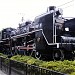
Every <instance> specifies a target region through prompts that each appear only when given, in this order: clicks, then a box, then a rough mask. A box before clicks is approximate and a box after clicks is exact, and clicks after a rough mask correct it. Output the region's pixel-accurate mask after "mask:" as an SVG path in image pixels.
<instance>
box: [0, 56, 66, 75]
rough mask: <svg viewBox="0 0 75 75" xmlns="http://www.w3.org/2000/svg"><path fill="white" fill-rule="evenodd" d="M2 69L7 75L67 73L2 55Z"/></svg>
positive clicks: (0, 65) (0, 62) (58, 74)
mask: <svg viewBox="0 0 75 75" xmlns="http://www.w3.org/2000/svg"><path fill="white" fill-rule="evenodd" d="M0 69H1V70H2V71H3V72H5V73H6V74H7V75H66V74H63V73H60V72H56V71H51V70H48V69H45V68H39V67H38V66H34V65H28V64H25V63H21V62H17V61H13V60H10V59H6V58H2V57H0Z"/></svg>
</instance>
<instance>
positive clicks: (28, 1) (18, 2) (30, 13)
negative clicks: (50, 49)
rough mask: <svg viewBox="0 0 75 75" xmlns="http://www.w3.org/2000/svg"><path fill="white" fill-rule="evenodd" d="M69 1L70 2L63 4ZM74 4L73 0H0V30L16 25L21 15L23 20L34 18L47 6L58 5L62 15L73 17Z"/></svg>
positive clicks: (74, 11)
mask: <svg viewBox="0 0 75 75" xmlns="http://www.w3.org/2000/svg"><path fill="white" fill-rule="evenodd" d="M69 1H71V2H70V3H68V4H65V3H67V2H69ZM63 4H65V5H63ZM61 5H63V6H61ZM74 5H75V4H74V0H0V30H2V29H3V28H7V27H15V28H16V27H18V23H19V22H20V21H21V17H22V16H23V17H24V20H34V18H35V17H36V16H38V15H40V14H42V13H44V12H45V11H46V10H47V7H49V6H60V7H59V8H62V9H63V16H65V17H75V14H74V13H75V6H74Z"/></svg>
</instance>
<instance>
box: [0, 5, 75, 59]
mask: <svg viewBox="0 0 75 75" xmlns="http://www.w3.org/2000/svg"><path fill="white" fill-rule="evenodd" d="M0 49H1V50H2V52H4V53H6V54H12V55H13V54H15V53H16V54H17V53H19V52H20V51H21V52H22V53H23V54H24V55H31V56H34V57H35V58H38V59H41V58H42V59H44V58H49V59H53V60H63V59H73V58H74V50H75V19H74V18H73V19H70V20H65V18H63V17H62V10H60V9H56V7H55V6H50V7H49V8H48V9H47V12H46V13H44V14H42V15H40V16H37V17H35V19H34V22H30V21H27V22H23V23H21V24H19V27H18V29H11V28H6V29H3V30H2V32H1V33H0Z"/></svg>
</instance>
